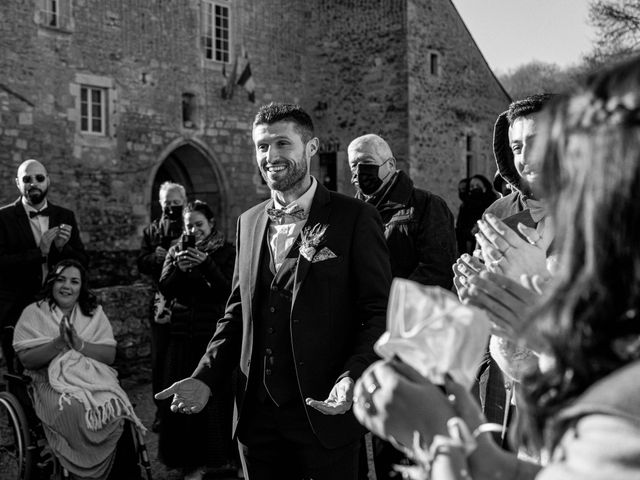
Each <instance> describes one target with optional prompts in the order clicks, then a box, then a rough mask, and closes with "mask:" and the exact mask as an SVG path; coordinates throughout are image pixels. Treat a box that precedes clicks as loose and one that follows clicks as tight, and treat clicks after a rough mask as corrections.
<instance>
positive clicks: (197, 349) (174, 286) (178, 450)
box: [158, 200, 235, 479]
mask: <svg viewBox="0 0 640 480" xmlns="http://www.w3.org/2000/svg"><path fill="white" fill-rule="evenodd" d="M184 226H185V234H184V235H183V236H182V239H181V240H180V242H179V243H178V244H177V245H174V246H173V247H171V248H170V249H169V252H168V253H167V256H166V258H165V262H164V266H163V268H162V275H161V277H160V284H159V287H160V291H161V292H162V294H163V295H164V296H165V297H166V298H167V302H168V303H169V304H170V305H171V324H170V325H171V327H170V340H169V349H168V354H167V358H166V362H167V363H166V366H165V372H166V376H167V378H166V381H165V382H164V384H165V386H167V387H168V386H169V385H171V384H172V383H173V382H176V381H178V380H180V379H182V378H184V377H187V376H189V375H191V373H192V372H193V370H194V369H195V368H196V366H197V365H198V362H199V361H200V358H201V352H202V351H204V350H205V348H206V346H207V344H208V343H209V340H210V339H211V337H212V336H213V333H214V332H215V329H216V322H217V320H218V319H219V318H221V317H222V315H223V313H224V307H225V304H226V301H227V298H228V297H229V293H230V291H231V278H232V276H233V268H234V263H235V249H234V247H233V246H232V245H230V244H229V243H227V242H226V241H225V239H224V236H223V234H222V233H221V232H220V231H218V230H217V229H216V228H215V227H216V223H215V219H214V216H213V212H212V211H211V208H209V206H208V205H207V204H206V203H205V202H202V201H198V200H196V201H195V202H193V203H190V204H189V205H187V206H186V207H185V209H184ZM190 239H191V240H192V241H193V240H195V242H194V244H191V242H190V241H189V240H190ZM232 412H233V406H232V392H231V379H229V383H228V388H227V389H224V390H218V391H216V392H215V396H214V397H213V398H212V400H211V401H209V402H208V404H207V407H206V408H205V409H204V410H202V411H201V412H200V413H197V414H194V415H191V416H184V415H175V414H173V413H171V412H170V410H169V402H165V405H164V406H163V407H162V409H161V424H160V432H159V433H160V439H159V446H158V449H159V454H160V459H161V460H162V462H163V463H164V464H165V465H166V466H167V467H169V468H181V469H183V471H184V473H185V478H186V479H200V478H202V475H203V474H204V472H205V471H206V469H208V468H220V467H223V466H227V465H228V464H229V463H230V459H232V458H233V455H232V451H233V449H232V440H231V420H232Z"/></svg>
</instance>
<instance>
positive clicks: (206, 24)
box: [202, 0, 231, 63]
mask: <svg viewBox="0 0 640 480" xmlns="http://www.w3.org/2000/svg"><path fill="white" fill-rule="evenodd" d="M230 13H231V12H230V8H229V6H228V5H227V4H226V3H224V2H215V1H207V0H205V2H204V4H203V13H202V17H203V35H202V41H203V45H204V56H205V58H206V59H208V60H212V61H214V62H220V63H229V55H230V53H229V52H230V51H231V45H230V43H231V27H230V20H231V19H230Z"/></svg>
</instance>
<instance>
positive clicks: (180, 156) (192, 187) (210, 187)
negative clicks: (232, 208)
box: [151, 143, 228, 233]
mask: <svg viewBox="0 0 640 480" xmlns="http://www.w3.org/2000/svg"><path fill="white" fill-rule="evenodd" d="M214 165H215V164H214V161H213V159H211V158H210V156H209V154H208V152H206V151H205V150H204V149H203V148H202V147H200V146H199V145H197V144H193V143H182V144H180V145H178V146H176V147H175V148H174V149H172V150H170V151H169V153H168V154H167V155H166V156H165V158H164V160H163V161H162V163H161V164H160V167H158V170H157V171H156V175H155V178H154V179H153V186H152V190H151V218H159V217H160V214H161V211H160V204H159V203H158V189H159V188H160V185H161V184H162V183H163V182H166V181H172V182H176V183H179V184H181V185H184V188H185V189H186V190H187V199H188V200H189V201H192V200H196V199H197V200H203V201H205V202H207V203H208V204H209V206H210V207H211V210H213V213H214V215H215V217H216V220H217V223H218V226H219V228H221V229H222V230H223V231H224V230H226V226H227V218H226V210H227V209H226V195H225V192H224V189H223V185H224V182H223V181H222V178H221V174H220V172H219V171H217V170H216V168H214ZM225 233H228V232H226V231H225Z"/></svg>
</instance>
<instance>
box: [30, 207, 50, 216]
mask: <svg viewBox="0 0 640 480" xmlns="http://www.w3.org/2000/svg"><path fill="white" fill-rule="evenodd" d="M38 215H42V216H43V217H48V216H49V207H47V208H43V209H42V210H38V211H35V210H31V211H30V212H29V218H33V217H37V216H38Z"/></svg>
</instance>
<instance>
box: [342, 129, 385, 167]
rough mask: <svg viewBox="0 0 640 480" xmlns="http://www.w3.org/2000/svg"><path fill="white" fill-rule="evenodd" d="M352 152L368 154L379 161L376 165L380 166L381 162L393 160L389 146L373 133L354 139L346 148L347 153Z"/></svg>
mask: <svg viewBox="0 0 640 480" xmlns="http://www.w3.org/2000/svg"><path fill="white" fill-rule="evenodd" d="M352 150H353V151H354V153H355V152H357V151H360V152H368V153H370V154H371V155H373V156H375V157H377V159H379V160H380V162H379V163H378V165H381V164H382V162H385V161H386V160H388V159H389V158H393V153H392V152H391V148H390V147H389V144H388V143H387V142H386V141H385V140H384V139H383V138H382V137H381V136H379V135H376V134H374V133H368V134H367V135H362V136H361V137H358V138H356V139H354V140H353V141H352V142H351V143H350V144H349V148H348V151H349V152H350V151H352ZM349 159H351V154H349ZM349 162H351V160H349ZM394 164H395V162H394Z"/></svg>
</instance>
